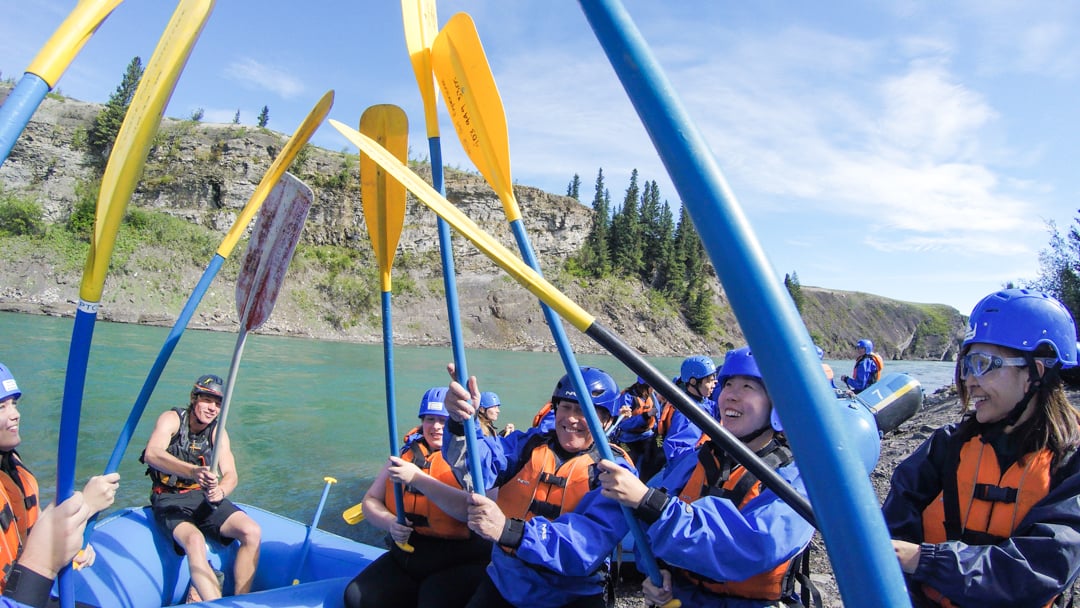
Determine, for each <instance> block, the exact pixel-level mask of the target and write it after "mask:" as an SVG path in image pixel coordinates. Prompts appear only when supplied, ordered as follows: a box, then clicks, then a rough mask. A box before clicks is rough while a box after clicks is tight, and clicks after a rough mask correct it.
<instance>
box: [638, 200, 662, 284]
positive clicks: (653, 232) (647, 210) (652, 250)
mask: <svg viewBox="0 0 1080 608" xmlns="http://www.w3.org/2000/svg"><path fill="white" fill-rule="evenodd" d="M661 238H662V237H661V235H660V186H658V185H657V184H656V181H655V180H653V181H651V182H650V181H647V182H645V188H644V190H643V191H642V193H641V236H640V239H639V244H640V246H641V264H642V266H641V280H642V281H644V282H645V284H646V285H652V284H653V282H654V281H655V280H656V273H657V269H658V268H659V265H660V256H659V255H657V250H658V249H659V248H660V247H661V243H660V239H661Z"/></svg>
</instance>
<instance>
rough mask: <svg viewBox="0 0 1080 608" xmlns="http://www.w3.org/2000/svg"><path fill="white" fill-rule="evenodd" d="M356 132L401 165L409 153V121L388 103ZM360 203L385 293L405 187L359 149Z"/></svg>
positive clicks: (366, 113)
mask: <svg viewBox="0 0 1080 608" xmlns="http://www.w3.org/2000/svg"><path fill="white" fill-rule="evenodd" d="M360 131H361V132H362V133H364V134H365V135H367V136H368V137H370V138H371V139H373V140H375V141H377V142H379V145H380V146H381V147H383V148H385V149H386V150H389V151H390V152H391V153H392V154H393V156H394V158H396V159H397V160H399V161H401V162H403V163H404V162H405V159H406V158H407V157H408V154H409V119H408V118H406V117H405V111H404V110H402V109H401V108H399V107H397V106H395V105H390V104H380V105H376V106H371V107H370V108H368V109H366V110H364V113H363V114H362V115H361V116H360ZM360 204H361V205H362V207H363V209H364V222H365V223H366V224H367V229H368V235H369V236H370V237H371V245H372V247H374V248H375V259H376V260H377V261H378V262H379V275H380V285H381V287H382V291H383V293H387V292H389V291H390V267H391V266H393V264H394V252H395V251H397V246H398V239H400V238H401V227H402V226H403V225H404V224H405V187H404V186H403V185H401V182H399V181H397V180H395V179H389V176H388V175H387V174H386V171H384V170H383V168H382V167H381V166H379V165H378V164H376V163H375V161H373V160H372V159H371V158H370V157H369V156H368V155H367V154H366V153H365V150H364V149H363V148H361V149H360Z"/></svg>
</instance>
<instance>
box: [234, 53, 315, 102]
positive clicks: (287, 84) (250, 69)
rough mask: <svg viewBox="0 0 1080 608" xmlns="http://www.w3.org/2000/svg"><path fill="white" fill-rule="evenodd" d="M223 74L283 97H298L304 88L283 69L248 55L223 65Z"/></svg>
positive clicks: (302, 84) (301, 83)
mask: <svg viewBox="0 0 1080 608" xmlns="http://www.w3.org/2000/svg"><path fill="white" fill-rule="evenodd" d="M225 75H226V76H228V77H230V78H234V79H236V80H238V81H240V82H241V83H243V84H245V85H247V86H248V87H250V88H255V89H263V90H267V91H271V92H273V93H275V94H276V95H278V96H280V97H282V98H284V99H293V98H296V97H299V96H300V95H301V94H303V93H304V91H305V89H306V87H305V86H304V83H303V82H301V81H300V79H298V78H296V77H294V76H292V75H291V74H289V73H288V72H286V71H285V70H283V69H281V68H278V67H275V66H271V65H266V64H263V63H261V62H259V61H257V60H255V59H251V58H250V57H247V58H244V59H240V60H238V61H233V62H232V63H230V64H228V65H227V66H225Z"/></svg>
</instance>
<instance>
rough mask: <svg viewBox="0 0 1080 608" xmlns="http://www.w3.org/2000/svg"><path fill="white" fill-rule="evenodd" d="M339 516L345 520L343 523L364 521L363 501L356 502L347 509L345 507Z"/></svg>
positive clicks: (353, 523)
mask: <svg viewBox="0 0 1080 608" xmlns="http://www.w3.org/2000/svg"><path fill="white" fill-rule="evenodd" d="M341 517H342V519H344V520H345V523H347V524H349V525H350V526H352V525H355V524H358V523H360V522H362V521H364V503H362V502H358V503H356V504H355V505H353V506H351V507H349V508H348V509H345V511H344V512H343V513H342V514H341Z"/></svg>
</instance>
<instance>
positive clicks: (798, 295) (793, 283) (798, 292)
mask: <svg viewBox="0 0 1080 608" xmlns="http://www.w3.org/2000/svg"><path fill="white" fill-rule="evenodd" d="M784 287H787V290H788V293H789V294H791V299H792V300H793V301H794V302H795V308H796V309H797V310H798V311H799V314H802V311H803V304H804V303H805V302H806V296H804V295H803V292H802V285H800V284H799V273H797V272H795V271H794V270H792V271H791V274H785V275H784Z"/></svg>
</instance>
